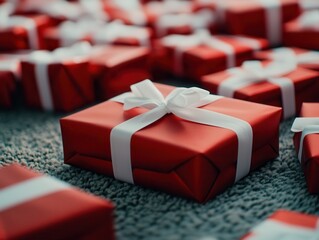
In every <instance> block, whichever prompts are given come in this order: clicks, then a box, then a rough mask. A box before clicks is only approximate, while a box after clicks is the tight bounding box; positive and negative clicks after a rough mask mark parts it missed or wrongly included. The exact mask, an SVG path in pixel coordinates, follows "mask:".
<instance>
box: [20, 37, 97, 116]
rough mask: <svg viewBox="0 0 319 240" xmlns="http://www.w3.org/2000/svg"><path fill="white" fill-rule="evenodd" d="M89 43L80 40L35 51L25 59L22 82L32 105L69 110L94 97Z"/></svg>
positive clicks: (27, 101)
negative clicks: (73, 43) (71, 43)
mask: <svg viewBox="0 0 319 240" xmlns="http://www.w3.org/2000/svg"><path fill="white" fill-rule="evenodd" d="M82 44H84V45H82ZM85 46H87V45H86V44H85V43H80V44H78V45H74V46H72V47H70V48H58V49H57V50H55V51H54V52H51V53H50V52H48V51H35V52H34V53H33V54H30V56H29V58H28V59H25V60H23V61H22V62H21V74H22V86H23V90H24V95H25V100H26V104H27V105H28V106H30V107H35V108H40V109H44V110H49V111H52V110H55V111H64V112H67V111H72V110H74V109H76V108H79V107H82V106H84V105H85V104H88V103H91V102H92V101H93V100H94V89H93V80H92V79H91V76H90V74H89V62H88V55H89V52H90V51H91V49H90V48H88V49H85V48H86V47H85ZM82 47H83V48H84V50H83V52H82V49H81V48H82Z"/></svg>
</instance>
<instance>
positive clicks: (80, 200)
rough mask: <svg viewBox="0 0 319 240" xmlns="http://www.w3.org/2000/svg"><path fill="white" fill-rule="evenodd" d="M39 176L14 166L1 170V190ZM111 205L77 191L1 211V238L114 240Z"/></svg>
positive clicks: (38, 199) (13, 239) (27, 202)
mask: <svg viewBox="0 0 319 240" xmlns="http://www.w3.org/2000/svg"><path fill="white" fill-rule="evenodd" d="M39 176H41V175H40V174H38V173H35V172H32V171H30V170H28V169H26V168H24V167H21V166H19V165H17V164H13V165H10V166H7V167H3V168H2V169H0V191H1V190H2V189H5V188H6V187H10V186H13V185H14V184H17V183H21V182H23V181H26V180H29V179H32V178H36V177H39ZM113 209H114V207H113V204H112V203H111V202H109V201H107V200H104V199H101V198H97V197H94V196H92V195H89V194H86V193H84V192H82V191H79V190H77V189H76V188H70V189H64V190H61V191H58V192H54V193H51V194H49V195H45V196H42V197H39V198H36V199H32V200H29V201H26V202H24V203H21V204H19V205H15V206H13V207H10V208H7V209H4V210H1V211H0V223H1V224H0V239H11V240H15V239H25V240H28V239H30V240H31V239H61V240H63V239H64V240H67V239H81V240H85V239H114V232H113V216H112V215H113Z"/></svg>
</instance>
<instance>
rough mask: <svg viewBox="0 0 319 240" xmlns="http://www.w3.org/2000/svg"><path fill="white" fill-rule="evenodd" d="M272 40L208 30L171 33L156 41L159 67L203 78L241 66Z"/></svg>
mask: <svg viewBox="0 0 319 240" xmlns="http://www.w3.org/2000/svg"><path fill="white" fill-rule="evenodd" d="M267 46H268V41H267V40H264V39H257V38H249V37H243V36H227V35H210V34H209V33H208V32H207V31H205V30H200V31H197V32H196V33H195V34H193V35H188V36H183V35H171V36H167V37H164V38H162V39H161V40H159V41H158V42H157V43H156V44H155V47H156V52H155V54H156V58H157V61H156V62H157V66H159V67H160V68H161V69H162V70H163V71H166V72H170V73H174V74H175V75H179V76H184V77H188V78H192V79H194V80H199V79H200V78H201V77H202V76H203V75H206V74H209V73H214V72H218V71H222V70H224V69H227V68H229V67H235V66H238V65H240V64H241V63H242V62H243V61H245V60H248V59H251V58H252V54H253V52H254V51H255V50H260V49H264V48H266V47H267Z"/></svg>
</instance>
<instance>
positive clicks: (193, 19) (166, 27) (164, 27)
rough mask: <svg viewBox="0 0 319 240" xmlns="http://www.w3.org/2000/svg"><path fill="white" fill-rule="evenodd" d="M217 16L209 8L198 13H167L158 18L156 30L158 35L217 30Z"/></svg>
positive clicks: (155, 25) (155, 24)
mask: <svg viewBox="0 0 319 240" xmlns="http://www.w3.org/2000/svg"><path fill="white" fill-rule="evenodd" d="M216 24H217V22H216V17H215V16H214V14H212V12H211V11H209V10H201V11H197V12H196V13H185V14H165V15H163V16H160V17H158V18H157V20H156V21H155V23H154V30H155V34H156V36H157V37H163V36H166V35H170V34H192V33H194V32H195V31H196V30H198V29H209V30H210V32H216V31H217V25H216Z"/></svg>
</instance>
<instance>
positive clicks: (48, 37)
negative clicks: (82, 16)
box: [44, 20, 152, 50]
mask: <svg viewBox="0 0 319 240" xmlns="http://www.w3.org/2000/svg"><path fill="white" fill-rule="evenodd" d="M151 37H152V31H151V29H149V28H145V27H137V26H128V25H124V24H122V23H121V22H119V21H114V22H111V23H101V22H97V21H88V20H84V21H82V23H81V22H78V23H74V22H69V21H68V22H64V23H63V24H61V25H60V26H58V27H54V28H50V29H47V31H46V32H45V35H44V39H45V43H46V47H47V49H50V50H53V49H55V48H58V47H61V46H70V45H72V44H74V43H76V42H78V41H89V42H90V43H92V44H97V45H103V44H104V45H106V44H116V45H128V46H145V47H150V46H151Z"/></svg>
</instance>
